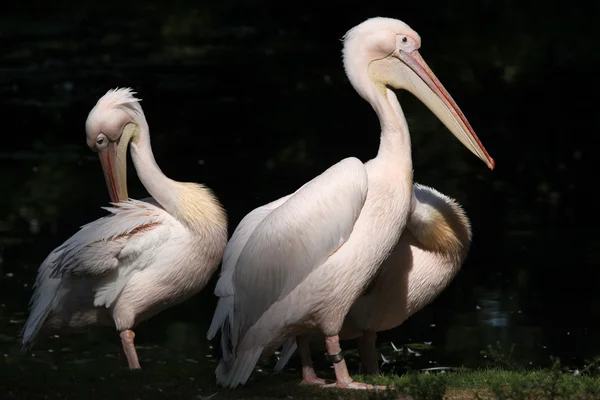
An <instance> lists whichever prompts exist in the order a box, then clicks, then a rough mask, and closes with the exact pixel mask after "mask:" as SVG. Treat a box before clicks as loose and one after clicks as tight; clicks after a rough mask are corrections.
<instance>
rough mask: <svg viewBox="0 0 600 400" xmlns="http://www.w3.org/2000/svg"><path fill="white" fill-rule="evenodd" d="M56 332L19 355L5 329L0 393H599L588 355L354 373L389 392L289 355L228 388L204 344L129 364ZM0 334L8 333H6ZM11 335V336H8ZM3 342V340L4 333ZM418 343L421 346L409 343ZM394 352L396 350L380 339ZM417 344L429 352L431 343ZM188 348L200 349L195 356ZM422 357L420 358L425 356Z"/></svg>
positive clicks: (109, 344)
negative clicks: (528, 365)
mask: <svg viewBox="0 0 600 400" xmlns="http://www.w3.org/2000/svg"><path fill="white" fill-rule="evenodd" d="M73 338H75V336H73V337H69V339H70V340H69V341H66V340H64V339H66V338H58V336H56V337H55V338H50V339H49V340H48V341H47V342H46V343H45V348H43V347H42V346H40V347H41V348H40V349H39V350H36V351H34V352H33V354H31V355H28V356H25V357H23V356H21V355H19V354H18V347H17V346H16V345H15V343H14V340H12V337H10V336H6V338H5V339H6V340H4V344H5V345H4V346H3V348H2V349H1V350H2V351H0V399H2V400H5V399H23V400H27V399H45V400H55V399H69V400H71V399H84V400H95V399H119V400H121V399H123V400H124V399H132V400H136V399H140V400H142V399H148V400H158V399H169V400H173V399H197V400H208V399H211V400H219V399H268V400H270V399H286V400H296V399H302V400H304V399H317V400H318V399H406V400H408V399H412V400H437V399H449V400H462V399H490V400H491V399H500V400H509V399H510V400H525V399H527V400H534V399H539V400H542V399H553V400H555V399H556V400H559V399H573V400H584V399H585V400H587V399H600V377H598V375H599V374H598V372H600V368H598V367H599V365H600V361H599V360H600V359H597V360H596V361H592V362H588V363H587V366H586V367H585V368H583V369H581V370H580V371H577V372H576V374H574V373H573V371H569V370H568V369H566V368H564V367H563V366H561V364H560V362H559V361H558V360H553V363H552V364H551V366H550V367H549V368H546V369H525V368H523V367H522V365H523V363H522V362H520V361H518V360H516V359H515V354H514V353H515V352H514V347H513V348H511V349H510V350H509V351H508V352H506V351H504V350H503V349H502V348H500V346H499V345H498V346H496V347H492V346H489V347H488V349H486V350H485V351H482V355H483V356H484V357H485V359H486V360H487V361H488V364H487V367H485V368H484V369H478V370H471V369H467V368H449V369H437V370H435V369H434V370H433V371H425V372H423V371H420V372H418V371H416V370H414V369H413V371H412V372H410V371H409V372H408V373H405V372H401V373H399V374H398V375H399V376H398V375H396V374H392V373H391V372H392V371H395V370H396V366H400V365H402V366H403V369H402V371H405V370H406V369H405V368H411V369H412V368H415V367H416V368H419V367H418V366H417V365H415V364H413V363H411V362H407V361H406V360H404V361H401V362H400V363H399V362H397V361H396V362H395V367H393V368H391V369H390V368H388V369H387V370H386V371H389V372H387V374H384V375H383V376H379V377H376V376H361V375H353V377H354V378H355V379H356V380H357V381H363V382H368V383H373V384H378V385H386V386H388V387H389V388H390V390H387V391H379V392H377V391H358V390H339V389H335V388H318V387H309V386H304V385H300V384H299V381H300V372H299V369H298V360H292V361H290V364H289V365H288V367H287V368H286V372H284V373H274V372H271V371H272V368H273V365H274V361H275V360H274V359H272V360H261V362H259V365H258V366H257V368H256V370H255V371H254V372H253V374H252V376H251V378H250V380H249V381H248V382H247V384H246V385H245V386H243V387H239V388H237V389H234V390H228V389H224V388H221V387H219V386H217V384H216V383H215V379H214V371H215V367H216V361H215V359H214V358H213V355H212V354H211V352H210V351H209V350H210V349H208V348H205V347H202V346H201V347H198V348H186V349H184V348H181V349H177V348H176V347H175V348H173V347H170V348H169V347H163V346H158V345H153V346H143V345H139V346H138V347H137V348H138V354H139V355H140V360H141V362H142V367H143V369H142V370H140V371H129V370H127V369H126V367H125V365H126V363H125V360H124V357H123V356H122V355H121V357H119V355H118V352H115V350H116V348H118V347H117V346H115V343H114V341H110V340H100V339H101V338H96V339H94V338H87V340H81V339H84V338H83V337H80V338H79V339H80V340H79V341H75V340H71V339H73ZM0 339H2V337H0ZM9 339H10V340H9ZM0 341H2V340H0ZM411 347H412V348H416V347H417V346H416V345H411ZM380 350H381V351H383V352H384V353H386V357H387V358H388V359H390V360H391V359H392V358H394V357H395V354H398V357H399V358H402V357H404V355H402V354H401V353H398V352H394V350H393V349H391V348H388V347H386V346H383V345H382V346H381V347H380ZM419 351H427V348H426V347H423V348H420V349H419ZM355 353H356V352H355V351H354V350H350V349H349V350H348V351H346V352H345V357H346V360H347V361H348V363H349V365H350V366H351V367H352V366H356V365H357V364H358V360H357V357H356V356H357V355H356V354H355ZM190 355H196V356H199V358H197V359H193V358H189V356H190ZM424 357H425V356H423V357H418V359H421V358H424ZM315 362H316V366H317V368H318V369H319V370H321V372H319V375H320V376H321V377H323V378H325V379H327V380H329V381H333V379H334V376H333V371H332V369H331V368H330V364H329V363H328V362H326V360H325V358H324V357H315Z"/></svg>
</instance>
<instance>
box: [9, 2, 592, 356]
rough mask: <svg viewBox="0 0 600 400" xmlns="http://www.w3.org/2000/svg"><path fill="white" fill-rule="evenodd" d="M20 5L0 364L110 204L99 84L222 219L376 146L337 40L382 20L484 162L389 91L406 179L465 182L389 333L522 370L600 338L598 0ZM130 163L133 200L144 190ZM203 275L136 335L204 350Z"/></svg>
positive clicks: (208, 292)
mask: <svg viewBox="0 0 600 400" xmlns="http://www.w3.org/2000/svg"><path fill="white" fill-rule="evenodd" d="M16 3H17V2H13V4H12V5H11V6H10V8H5V9H4V11H2V13H0V49H1V51H0V121H1V125H0V126H1V130H2V132H1V136H0V137H1V142H0V194H1V196H0V353H3V355H4V357H3V358H1V357H0V363H5V364H6V365H9V364H10V363H11V362H14V361H15V360H19V357H20V356H19V355H18V348H19V345H18V342H17V339H16V336H17V334H18V331H19V329H20V328H21V326H22V324H23V322H24V319H25V318H26V311H27V302H28V300H29V297H30V296H31V285H32V283H33V280H34V277H35V273H36V270H37V268H38V266H39V264H40V263H41V261H42V260H43V259H44V258H45V256H46V255H47V254H48V253H49V252H50V251H51V250H52V249H53V248H54V247H56V246H58V245H59V244H61V243H62V242H63V241H64V240H65V239H67V238H68V237H69V236H70V235H72V234H73V233H74V232H75V231H76V230H77V229H78V227H79V226H80V225H83V224H84V223H87V222H89V221H91V220H93V219H95V218H97V217H100V216H102V215H104V211H103V210H102V209H101V208H100V207H102V206H106V205H107V202H108V193H107V190H106V187H105V184H104V179H103V177H102V173H101V169H100V165H99V162H98V161H97V158H96V156H95V155H94V154H93V153H92V152H90V151H89V149H88V148H87V146H86V144H85V131H84V123H85V119H86V117H87V114H88V112H89V111H90V110H91V108H92V107H93V106H94V104H95V103H96V101H97V100H98V98H99V97H100V96H102V95H103V94H104V93H106V91H107V90H108V89H110V88H115V87H118V86H131V87H132V88H134V89H135V90H136V91H137V92H138V96H139V97H140V98H142V99H143V101H142V106H143V108H144V111H145V114H146V117H147V119H148V122H149V125H150V130H151V137H152V142H153V150H154V153H155V156H156V159H157V162H158V163H159V165H160V166H161V168H162V170H163V171H164V172H165V173H166V174H167V175H168V176H170V177H171V178H173V179H176V180H179V181H194V182H203V183H205V184H206V185H208V186H209V187H211V188H212V189H213V190H214V191H215V193H216V194H217V196H218V197H219V199H220V200H221V202H222V203H223V205H224V206H225V208H226V209H227V211H228V214H229V224H230V233H231V232H233V230H234V229H235V227H236V226H237V223H238V222H239V221H240V219H241V218H242V217H243V216H244V215H245V214H247V213H248V212H250V211H251V210H252V209H253V208H255V207H257V206H260V205H262V204H265V203H267V202H270V201H272V200H274V199H276V198H279V197H281V196H283V195H286V194H288V193H290V192H292V191H294V190H296V189H297V188H298V187H299V186H301V185H302V184H303V183H305V182H306V181H308V180H310V179H311V178H313V177H314V176H315V175H317V174H319V173H321V172H322V171H323V170H325V169H326V168H327V167H329V166H330V165H332V164H334V163H336V162H338V161H339V160H341V159H342V158H345V157H348V156H356V157H359V158H360V159H361V160H363V161H367V160H368V159H370V158H372V157H374V156H375V155H376V152H377V147H378V140H379V124H378V121H377V117H376V115H375V113H374V112H373V110H372V109H371V107H370V106H369V105H368V104H367V103H366V102H365V101H364V100H363V99H361V98H360V97H359V96H358V95H357V94H356V93H355V92H354V90H353V89H352V87H351V86H350V84H349V82H348V80H347V78H346V76H345V74H344V71H343V68H342V62H341V49H342V43H341V41H340V39H341V38H342V36H343V35H344V33H345V32H346V31H347V30H348V29H350V28H352V27H353V26H355V25H357V24H358V23H360V22H362V21H364V20H365V19H367V18H370V17H373V16H386V17H393V18H398V19H401V20H403V21H404V22H406V23H408V24H409V25H410V26H411V27H412V28H413V29H415V30H416V31H417V32H418V33H419V34H420V35H421V38H422V47H421V54H422V56H423V57H424V59H425V60H426V61H427V62H428V64H429V65H430V67H431V68H432V69H433V71H434V72H435V73H436V74H437V76H438V78H439V79H440V80H441V81H442V83H443V84H444V85H445V86H446V88H447V89H448V91H449V92H450V93H451V94H452V96H453V97H454V99H455V100H456V102H457V103H458V104H459V106H460V107H461V109H462V110H463V111H464V113H465V115H466V116H467V118H468V119H469V120H470V122H471V125H472V126H473V127H474V129H475V131H476V132H477V133H478V135H479V137H480V138H481V140H482V142H483V143H484V145H485V146H486V148H487V149H488V151H489V152H490V154H491V155H492V157H494V159H495V160H496V169H495V170H494V171H489V170H488V169H487V168H486V166H485V165H484V164H483V163H482V162H481V161H480V160H478V159H477V158H476V157H475V156H473V155H472V154H471V153H470V152H469V151H468V150H466V149H465V148H464V147H462V146H461V145H460V143H459V142H458V141H457V140H456V139H455V138H453V137H452V135H451V134H450V133H449V132H448V131H447V130H446V128H445V127H444V126H443V125H442V124H441V123H440V122H439V121H438V120H437V119H436V118H435V116H434V115H433V114H432V113H431V112H430V111H429V110H428V109H427V108H426V107H425V106H424V105H422V104H421V103H419V102H418V101H417V100H416V99H415V98H414V97H413V96H412V95H410V94H409V93H402V92H401V93H399V98H400V101H401V104H402V106H403V108H404V111H405V114H406V116H407V119H408V120H409V126H410V129H411V134H412V138H413V157H414V169H415V180H416V181H417V182H420V183H423V184H426V185H430V186H433V187H435V188H437V189H438V190H440V191H442V192H443V193H446V194H447V195H449V196H451V197H454V198H456V199H457V200H458V201H459V202H460V203H461V204H462V205H463V206H464V207H465V209H466V211H467V213H468V215H469V216H470V218H471V221H472V224H473V232H474V238H473V244H472V249H471V252H470V255H469V258H468V260H467V262H466V263H465V265H464V267H463V270H462V271H461V272H460V273H459V275H458V276H457V278H456V279H455V280H454V282H453V283H452V285H451V286H450V287H449V288H448V289H447V290H446V291H445V292H444V293H443V294H442V295H441V296H440V297H439V298H438V299H436V301H435V302H434V303H432V304H431V305H429V306H428V307H426V308H425V309H424V310H422V311H421V312H419V313H418V314H416V315H415V316H413V317H412V318H411V319H410V320H409V321H407V322H406V323H405V324H404V325H403V326H402V327H400V328H397V329H395V330H393V331H391V332H388V333H386V334H384V335H381V339H382V343H383V342H385V343H388V342H389V340H392V341H394V342H395V343H396V345H400V344H404V343H424V342H432V345H433V346H434V349H435V350H434V353H430V354H433V355H430V356H429V358H430V360H432V359H435V360H437V361H438V364H439V363H445V364H449V365H469V366H475V365H479V364H480V363H481V362H482V361H483V356H482V355H481V354H480V351H481V350H482V349H484V348H485V347H486V346H487V345H488V344H494V343H495V342H496V341H500V342H501V343H502V344H503V345H504V346H506V347H508V346H510V345H511V344H513V343H514V344H515V346H516V353H517V355H518V357H520V358H522V359H523V360H524V361H525V362H527V363H531V365H540V364H544V363H546V362H547V359H548V356H549V355H557V356H560V357H561V358H562V359H563V361H564V362H567V363H573V364H578V363H582V362H583V361H584V360H585V359H586V358H591V357H592V356H594V355H597V353H598V352H599V347H600V341H599V340H598V334H599V333H600V329H599V328H597V319H598V316H599V314H600V300H599V299H598V296H597V293H598V291H599V289H600V280H599V279H598V278H599V269H598V261H599V259H600V257H599V249H600V247H599V246H600V240H599V237H598V235H597V228H598V224H597V217H596V214H597V211H596V208H597V206H596V201H597V197H596V196H595V195H594V193H593V192H592V191H593V190H595V188H594V186H595V185H596V171H597V167H596V163H595V161H596V158H597V156H596V154H595V153H596V152H597V151H598V147H597V146H596V145H594V144H593V140H594V139H595V136H597V134H598V128H599V127H600V123H599V122H600V121H599V113H598V108H597V107H598V99H597V97H598V95H597V94H598V89H599V85H598V79H597V74H598V71H599V68H600V61H599V55H600V51H599V46H598V43H599V39H600V36H599V35H598V28H597V27H598V20H597V16H598V15H600V14H599V13H598V11H600V10H598V8H599V7H598V6H597V5H596V4H597V3H596V2H592V1H588V2H577V3H575V2H573V3H571V4H573V5H567V4H568V3H567V2H558V1H515V0H513V1H493V0H464V1H461V2H455V3H453V2H433V1H423V2H401V1H396V2H394V1H375V0H371V1H368V2H358V3H356V4H354V5H353V4H352V2H348V1H329V2H325V1H321V2H314V3H313V2H295V3H290V2H274V1H272V2H268V1H233V0H221V1H218V2H202V1H177V0H173V1H169V2H161V3H160V5H156V4H151V3H150V2H141V1H127V2H118V3H117V2H111V1H100V2H99V1H95V2H54V3H53V5H50V2H46V1H37V2H35V1H22V2H18V4H16ZM129 171H131V173H130V175H129V182H128V183H129V189H130V190H129V193H130V195H131V196H132V197H134V198H141V197H145V196H146V192H145V190H144V188H143V187H142V186H141V184H140V183H139V181H138V179H137V177H136V176H135V174H134V173H133V171H134V170H133V169H132V168H131V166H130V169H129ZM215 280H216V275H215V278H214V279H213V281H212V282H211V283H210V284H209V285H208V286H207V287H206V288H205V289H204V290H203V291H202V292H201V293H200V294H199V295H198V296H196V297H195V298H193V299H192V300H189V301H187V302H185V303H184V304H181V305H180V306H178V307H175V308H172V309H170V310H167V311H165V312H163V313H162V314H160V315H159V316H157V317H155V318H153V319H152V320H150V321H148V322H145V323H143V324H142V325H141V326H140V327H139V328H138V330H137V334H138V336H137V338H136V340H137V343H138V344H139V346H140V352H141V354H142V358H143V356H144V355H145V354H147V353H144V352H145V350H144V346H145V345H146V346H150V345H152V346H159V347H161V348H166V349H169V353H170V355H171V356H175V357H176V356H178V354H181V355H182V356H184V353H186V352H187V353H188V354H187V356H190V352H189V351H188V349H190V348H193V349H194V350H193V352H210V350H209V348H208V343H207V342H206V340H205V339H204V337H205V332H206V328H207V327H208V324H209V322H210V318H211V316H212V312H213V310H214V306H215V304H216V298H215V297H214V296H213V294H212V291H213V288H214V283H215ZM98 331H102V330H93V331H90V332H89V333H88V334H84V335H78V336H73V337H65V338H62V337H61V338H58V339H54V341H53V339H48V340H45V341H43V342H41V343H40V344H39V345H38V346H37V348H36V349H35V351H34V354H37V355H38V358H40V357H42V355H43V357H45V359H46V360H49V361H51V362H52V363H55V364H59V363H60V362H61V361H62V360H63V358H64V357H66V356H65V355H63V354H61V353H60V352H58V351H52V352H49V351H51V350H53V349H56V348H59V347H60V346H62V347H63V348H64V347H65V346H71V347H73V346H75V347H77V346H79V348H82V349H83V348H86V347H87V348H88V350H89V349H91V350H89V351H91V352H92V353H93V352H94V351H96V350H94V349H103V350H97V351H105V350H106V353H116V352H117V349H118V347H117V346H118V337H117V336H116V334H115V333H114V331H112V330H108V331H107V332H104V331H103V332H102V333H98ZM56 341H58V342H60V344H58V345H57V344H56V343H57V342H56ZM69 341H72V342H69ZM91 344H93V346H94V347H90V346H91ZM101 344H104V346H106V347H101ZM96 356H97V355H95V354H91V355H90V357H89V358H90V359H91V360H92V362H93V359H94V358H95V357H96ZM191 356H194V357H197V358H201V357H202V355H201V354H200V355H198V353H191ZM143 362H144V360H143V359H142V363H143Z"/></svg>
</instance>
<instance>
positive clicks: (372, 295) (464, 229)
mask: <svg viewBox="0 0 600 400" xmlns="http://www.w3.org/2000/svg"><path fill="white" fill-rule="evenodd" d="M413 189H414V194H415V199H414V209H413V212H412V214H411V215H410V217H409V220H408V223H407V225H406V229H405V230H404V232H402V236H401V237H400V240H399V241H398V244H397V245H396V247H395V248H394V250H393V252H392V253H391V254H390V256H389V257H388V258H387V259H386V260H385V261H384V262H383V264H382V265H381V269H380V270H379V273H378V275H377V277H376V278H375V279H374V280H373V281H372V282H371V284H370V285H369V286H368V287H367V288H366V289H365V291H364V292H363V294H362V295H361V296H360V297H359V298H358V300H357V301H356V302H355V303H354V305H353V306H352V307H351V308H350V311H349V312H348V314H347V315H346V319H345V320H344V325H343V326H342V330H341V331H340V335H339V336H340V339H342V340H350V339H355V338H358V353H359V355H360V360H361V364H362V366H363V367H364V369H363V371H364V372H365V373H367V374H379V363H378V356H377V348H376V340H377V332H379V331H384V330H388V329H392V328H394V327H396V326H399V325H401V324H402V323H403V322H404V321H405V320H406V319H407V318H409V317H410V316H411V315H413V314H414V313H416V312H417V311H419V310H420V309H422V308H423V307H424V306H426V305H427V304H429V303H430V302H431V301H433V300H434V299H435V298H436V297H437V296H438V295H439V294H440V293H441V292H442V291H443V290H444V289H445V288H446V287H447V286H448V284H449V283H450V282H451V281H452V279H453V278H454V276H455V275H456V274H457V273H458V271H459V270H460V268H461V266H462V263H463V262H464V260H465V258H466V256H467V253H468V251H469V247H470V245H471V224H470V221H469V218H468V217H467V214H466V213H465V212H464V210H463V209H462V207H461V206H460V204H459V203H458V202H457V201H456V200H454V199H452V198H450V197H448V196H446V195H444V194H442V193H440V192H438V191H437V190H435V189H433V188H430V187H427V186H424V185H419V184H418V183H415V184H414V187H413ZM319 339H320V338H319V335H315V337H313V338H311V340H310V342H311V343H314V342H315V341H318V340H319ZM298 344H299V346H298V351H299V352H300V354H301V356H302V357H306V355H307V354H309V355H310V348H309V343H308V341H299V342H298ZM317 346H318V345H317ZM319 347H320V346H319ZM289 351H293V348H290V349H289ZM282 357H283V359H284V360H285V357H289V355H287V354H284V355H283V356H282ZM281 368H283V366H282V365H281V363H279V364H278V368H277V369H281ZM306 374H308V375H310V376H316V375H315V373H314V371H313V370H312V369H311V368H310V366H308V367H307V372H306Z"/></svg>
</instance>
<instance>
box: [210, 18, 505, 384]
mask: <svg viewBox="0 0 600 400" xmlns="http://www.w3.org/2000/svg"><path fill="white" fill-rule="evenodd" d="M420 46H421V39H420V37H419V35H418V34H417V33H416V32H415V31H413V30H412V29H411V28H410V27H409V26H408V25H406V24H405V23H403V22H401V21H398V20H394V19H389V18H372V19H369V20H367V21H365V22H363V23H361V24H360V25H358V26H356V27H354V28H353V29H351V30H350V31H349V32H348V33H347V34H346V35H345V37H344V50H343V60H344V67H345V70H346V74H347V75H348V78H349V80H350V82H351V84H352V85H353V87H354V88H355V89H356V91H357V92H358V93H359V94H360V95H361V97H363V98H364V99H365V100H367V101H368V102H369V103H370V104H371V105H372V107H373V108H374V110H375V112H376V113H377V115H378V117H379V120H380V123H381V141H380V147H379V152H378V153H377V156H376V157H375V158H374V159H372V160H370V161H368V162H367V163H365V164H363V163H362V162H361V161H359V160H358V159H356V158H346V159H344V160H342V161H340V162H339V163H337V164H335V165H333V166H332V167H330V168H329V169H328V170H326V171H325V172H323V173H322V174H321V175H319V176H317V177H316V178H314V179H313V180H312V181H310V182H308V183H307V184H305V185H304V186H302V187H301V188H300V189H298V190H297V191H296V192H295V193H293V194H291V195H289V196H286V197H284V198H282V199H279V200H277V201H274V202H272V203H270V204H267V205H265V206H263V207H259V208H257V209H255V210H253V211H252V212H250V213H249V214H248V215H247V216H246V217H245V218H244V219H243V220H242V221H241V222H240V224H239V225H238V227H237V229H236V231H235V232H234V234H233V236H232V238H231V239H230V241H229V243H228V245H227V248H226V249H225V255H224V259H223V264H222V265H223V267H222V271H221V277H220V278H219V281H218V283H217V287H216V289H215V294H216V295H217V296H219V297H220V299H219V303H218V305H217V309H216V311H215V315H214V317H213V321H212V324H211V327H210V328H209V331H208V337H209V339H210V338H212V337H213V336H214V335H215V334H216V332H217V331H218V330H219V329H221V335H222V338H221V346H222V350H223V359H222V360H221V361H220V363H219V366H218V367H217V370H216V376H217V381H218V382H219V383H220V384H221V385H224V386H228V387H236V386H237V385H239V384H244V383H245V382H246V381H247V379H248V378H249V376H250V374H251V373H252V370H253V368H254V366H255V365H256V363H257V361H258V359H259V358H260V357H261V355H268V354H271V353H272V352H274V351H275V350H277V349H278V348H279V347H280V346H282V345H283V346H284V351H283V352H282V354H283V355H285V356H286V357H288V358H289V356H290V355H291V352H293V350H294V349H295V347H296V339H295V337H296V336H300V337H299V339H298V341H299V342H302V341H306V340H307V334H309V333H310V332H311V331H320V332H321V333H323V334H324V335H325V345H326V349H327V353H328V355H329V359H330V360H331V361H332V362H333V365H334V371H335V376H336V383H335V384H334V385H336V386H337V387H340V388H361V389H362V388H371V387H372V386H371V385H366V384H362V383H358V382H354V381H353V380H352V378H351V377H350V375H349V374H348V370H347V368H346V363H345V361H344V359H343V357H342V355H341V348H340V345H339V337H338V334H339V333H340V330H341V328H342V324H343V322H344V318H345V316H346V314H347V313H348V311H349V309H350V307H351V306H352V305H353V304H354V302H355V301H356V300H357V298H358V297H359V296H360V295H361V293H363V291H364V289H365V288H366V287H367V286H368V285H369V284H370V283H371V280H372V279H373V278H374V277H376V275H377V272H378V271H379V268H380V266H381V264H382V263H383V261H384V260H385V259H386V258H387V256H388V255H389V254H390V253H391V252H392V250H393V249H394V247H395V246H396V245H397V243H398V240H399V239H400V235H401V233H402V231H403V230H404V228H405V226H406V223H407V220H408V218H409V215H410V214H411V211H412V204H413V197H414V195H413V182H412V158H411V147H410V135H409V132H408V127H407V123H406V119H405V117H404V114H403V112H402V109H401V107H400V104H399V103H398V100H397V97H396V95H395V94H394V92H393V91H392V89H406V90H409V91H410V92H412V93H413V94H414V95H415V96H417V98H419V99H420V100H421V101H423V102H424V103H425V104H426V105H427V107H428V108H429V109H431V110H432V111H433V113H434V114H435V115H436V116H437V117H438V118H439V119H440V120H441V121H442V122H443V123H444V125H445V126H446V127H447V128H448V129H449V130H450V131H451V132H452V133H453V134H454V135H455V136H456V137H457V138H458V139H459V140H460V141H461V142H462V143H463V144H464V145H465V146H466V147H467V148H468V149H469V150H471V151H472V152H473V153H474V154H475V155H476V156H478V157H479V158H480V159H481V160H483V161H484V162H485V163H486V164H487V165H488V167H490V168H493V166H494V161H493V160H492V158H491V157H490V156H489V155H488V153H487V152H486V150H485V149H484V147H483V145H482V144H481V142H480V141H479V139H478V138H477V135H476V134H475V132H474V131H473V129H472V128H471V126H470V125H469V123H468V122H467V120H466V118H465V116H464V115H463V113H462V112H461V111H460V109H459V108H458V106H457V105H456V103H455V102H454V101H453V100H452V98H451V97H450V95H449V94H448V92H447V91H446V90H445V89H444V87H443V86H442V84H441V83H440V82H439V80H438V79H437V78H436V77H435V75H434V74H433V72H432V71H431V70H430V69H429V67H428V66H427V64H426V63H425V61H424V60H423V59H422V58H421V56H420V55H419V52H418V49H419V47H420ZM283 355H282V358H281V359H280V363H279V364H280V365H281V366H283V365H284V364H285V362H286V361H287V358H286V357H284V356H283ZM301 357H302V364H303V378H304V379H303V381H304V382H306V383H314V384H322V383H324V382H323V381H322V380H320V379H318V378H317V377H316V376H314V372H313V375H311V374H310V373H311V371H312V368H311V367H310V364H311V362H310V357H309V354H304V355H303V354H302V352H301Z"/></svg>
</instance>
